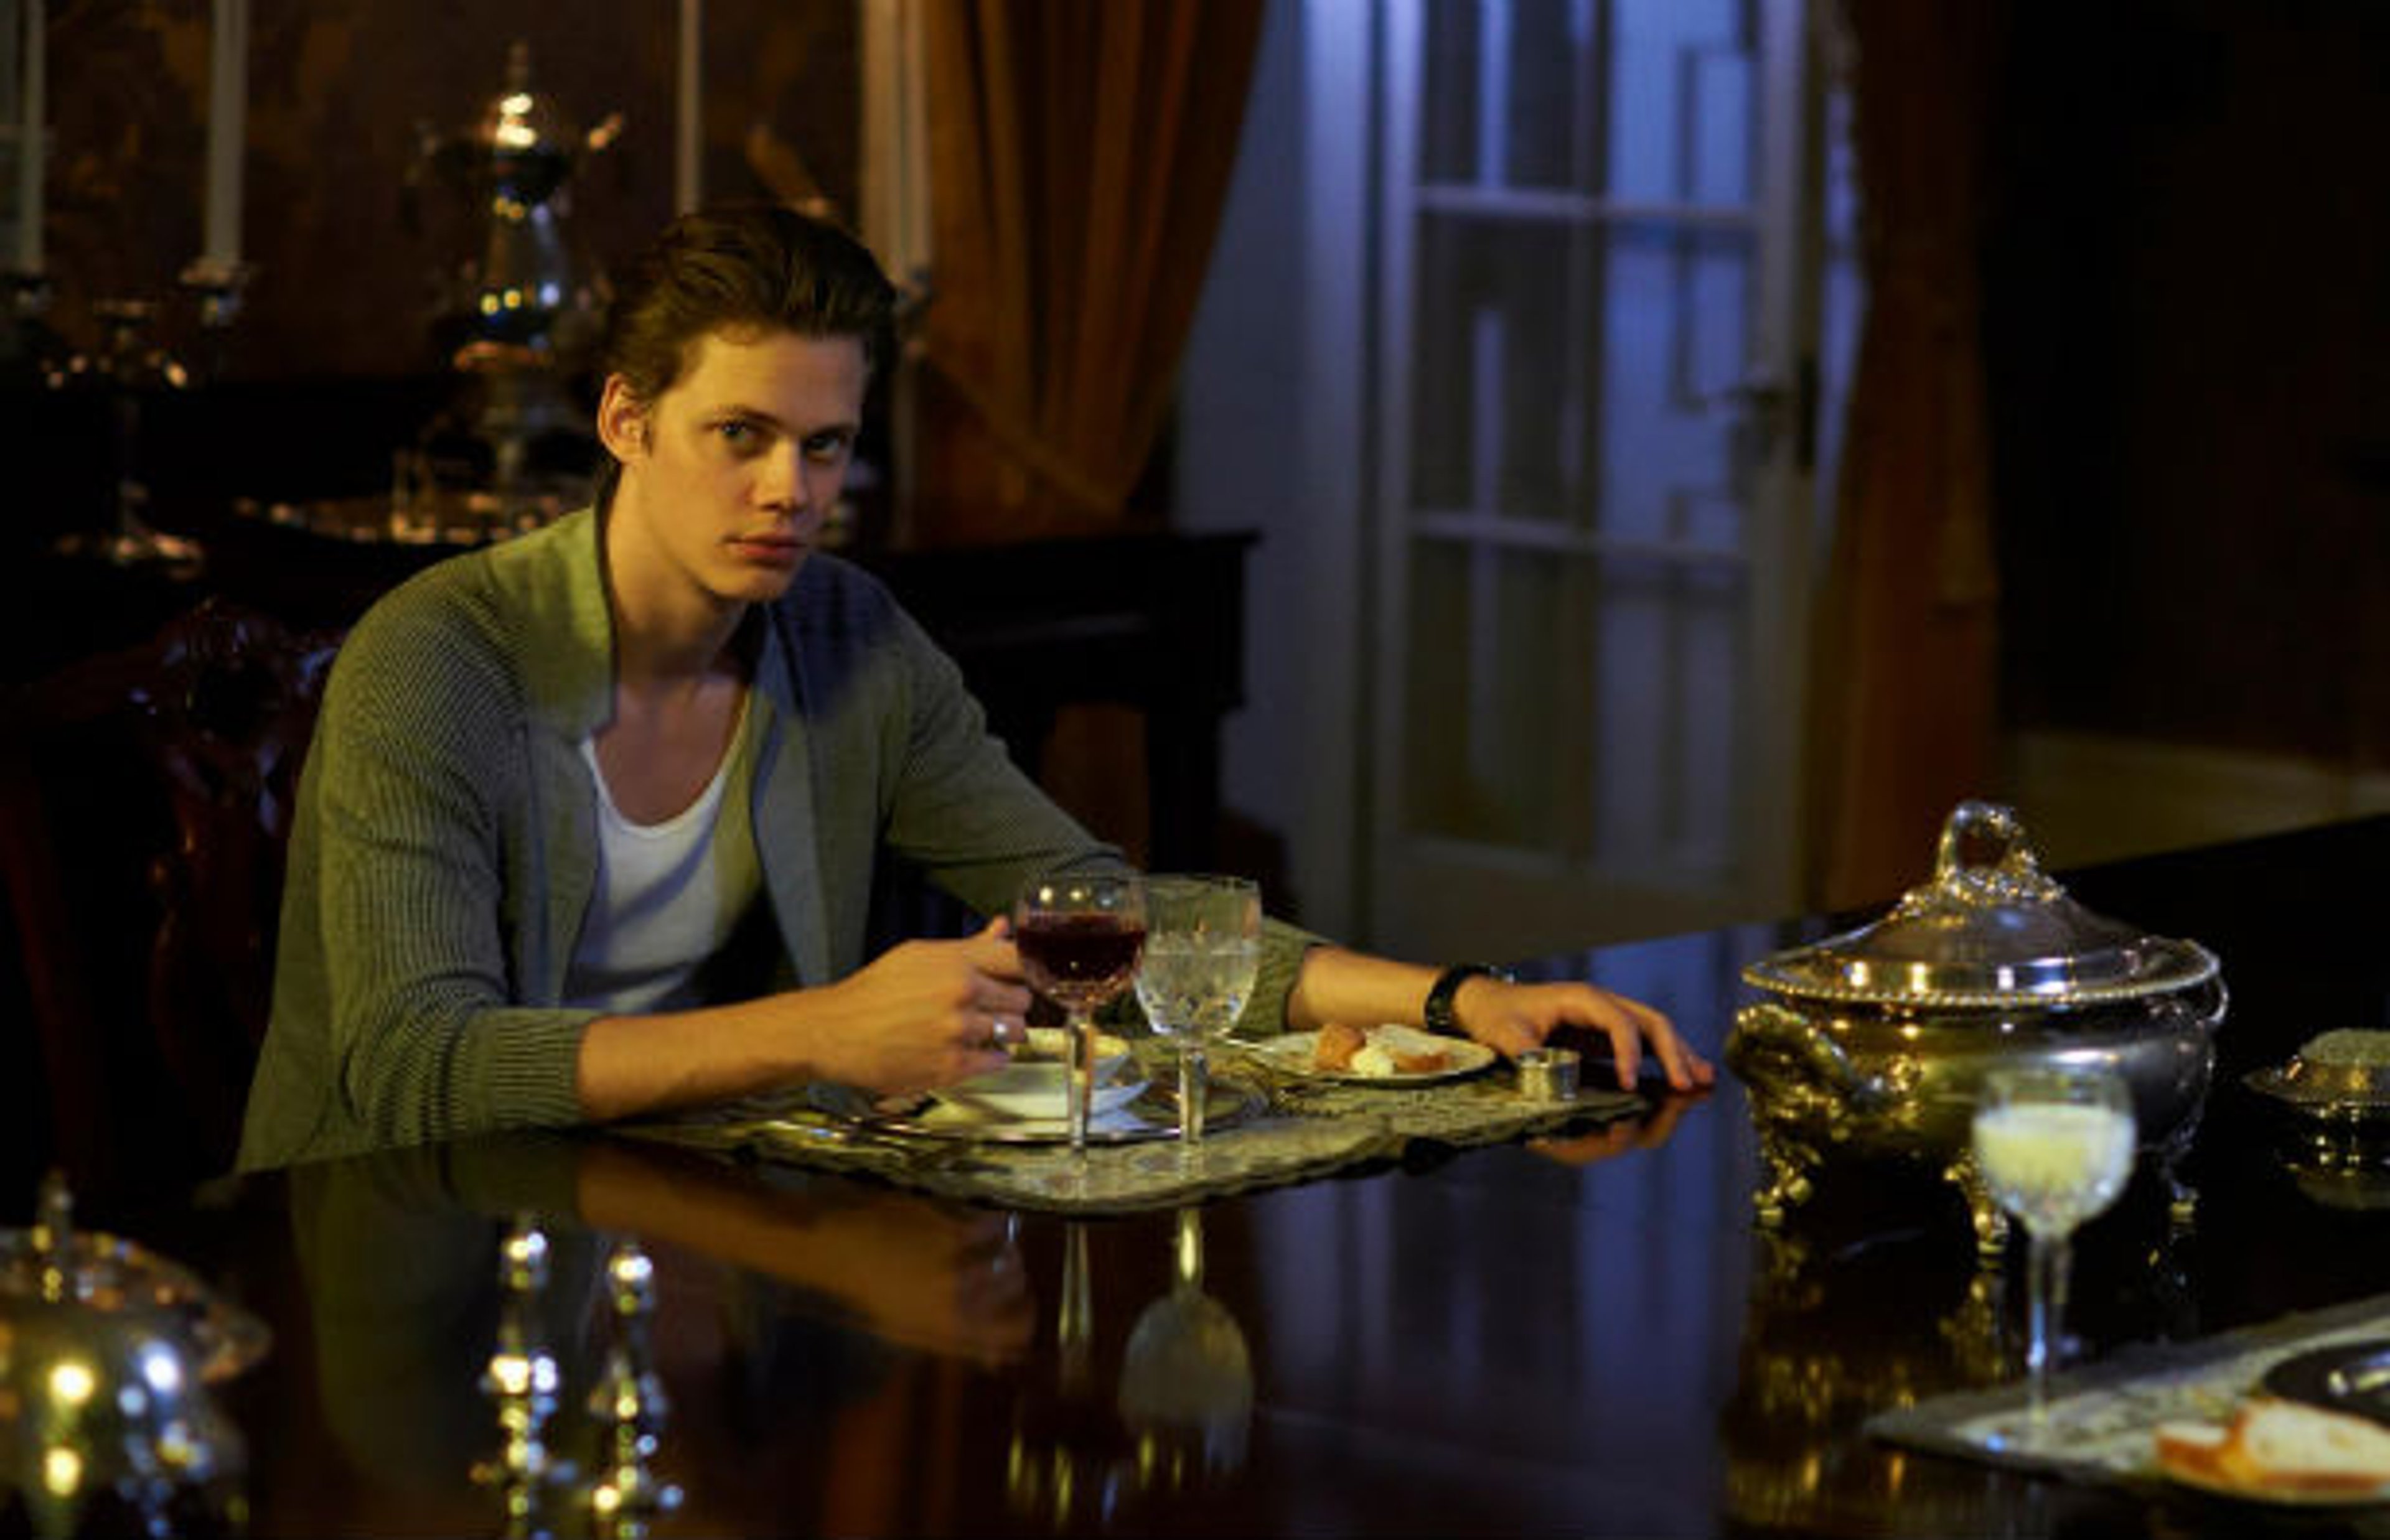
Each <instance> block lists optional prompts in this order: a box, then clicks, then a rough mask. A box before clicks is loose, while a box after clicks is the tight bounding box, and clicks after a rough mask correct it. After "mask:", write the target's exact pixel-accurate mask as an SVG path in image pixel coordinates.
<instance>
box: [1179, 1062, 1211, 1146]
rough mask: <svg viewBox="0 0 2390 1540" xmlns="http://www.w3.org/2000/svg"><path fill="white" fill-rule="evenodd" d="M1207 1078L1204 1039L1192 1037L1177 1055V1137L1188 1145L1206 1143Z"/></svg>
mask: <svg viewBox="0 0 2390 1540" xmlns="http://www.w3.org/2000/svg"><path fill="white" fill-rule="evenodd" d="M1208 1079H1209V1077H1208V1076H1207V1075H1206V1074H1205V1073H1204V1064H1203V1042H1202V1039H1201V1038H1197V1037H1189V1038H1188V1039H1187V1042H1186V1046H1184V1047H1183V1048H1182V1049H1181V1050H1180V1051H1179V1055H1178V1136H1179V1137H1180V1138H1182V1139H1184V1140H1186V1141H1187V1142H1188V1143H1189V1144H1201V1143H1202V1142H1203V1101H1204V1093H1205V1088H1206V1085H1207V1083H1208Z"/></svg>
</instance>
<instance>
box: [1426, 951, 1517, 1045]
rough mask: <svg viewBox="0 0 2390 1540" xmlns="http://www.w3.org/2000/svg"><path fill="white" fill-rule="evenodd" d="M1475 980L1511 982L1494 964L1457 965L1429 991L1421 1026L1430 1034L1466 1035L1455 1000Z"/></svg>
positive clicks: (1437, 979)
mask: <svg viewBox="0 0 2390 1540" xmlns="http://www.w3.org/2000/svg"><path fill="white" fill-rule="evenodd" d="M1471 979H1499V980H1501V981H1502V982H1504V983H1509V982H1510V974H1509V973H1507V972H1505V971H1504V970H1503V969H1498V968H1496V967H1495V966H1494V965H1493V964H1491V963H1455V964H1453V965H1452V966H1451V967H1450V968H1447V969H1445V970H1444V971H1443V972H1441V973H1439V974H1437V975H1436V976H1435V982H1434V983H1433V984H1432V985H1430V986H1429V988H1428V992H1427V1004H1426V1005H1425V1006H1424V1007H1420V1023H1421V1024H1422V1025H1424V1026H1425V1027H1426V1028H1427V1030H1428V1031H1430V1032H1438V1033H1446V1034H1448V1035H1466V1034H1465V1033H1462V1032H1461V1027H1460V1019H1459V1018H1458V1016H1456V1015H1454V1014H1453V1009H1452V1001H1453V996H1455V995H1458V994H1459V993H1460V986H1461V985H1462V984H1465V983H1467V982H1469V981H1470V980H1471Z"/></svg>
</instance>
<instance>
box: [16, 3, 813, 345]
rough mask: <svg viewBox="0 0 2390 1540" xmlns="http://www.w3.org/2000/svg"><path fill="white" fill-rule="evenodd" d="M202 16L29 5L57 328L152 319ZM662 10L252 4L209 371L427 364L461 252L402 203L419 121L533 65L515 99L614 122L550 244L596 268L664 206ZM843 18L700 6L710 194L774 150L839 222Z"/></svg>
mask: <svg viewBox="0 0 2390 1540" xmlns="http://www.w3.org/2000/svg"><path fill="white" fill-rule="evenodd" d="M209 8H210V7H209V5H208V0H71V3H69V4H63V5H62V4H59V3H58V0H53V3H52V4H51V6H50V9H49V15H50V75H49V96H50V101H51V103H52V104H53V110H52V119H53V122H52V137H53V146H52V152H51V161H50V176H49V181H48V202H49V209H50V217H49V219H48V220H47V221H46V222H45V229H46V233H47V251H46V257H47V261H48V265H49V266H50V268H51V270H52V276H53V278H54V281H55V284H56V289H57V303H56V306H55V308H54V310H53V319H54V321H55V323H56V324H57V326H58V328H59V329H60V330H61V331H62V332H63V333H65V334H66V336H67V337H68V339H69V340H70V341H71V342H72V343H75V344H78V345H84V346H88V345H91V344H92V342H93V341H94V335H93V332H92V328H91V325H90V318H89V303H90V302H91V301H92V300H94V299H106V298H115V297H137V298H150V299H159V300H162V301H165V302H167V305H168V314H167V315H166V317H165V321H164V324H165V334H166V336H167V338H168V340H170V342H172V343H173V344H174V345H176V346H177V347H178V348H181V349H183V350H184V351H186V352H187V353H193V354H196V353H197V352H198V351H199V350H198V347H197V342H196V340H195V339H194V338H193V335H192V333H193V329H194V328H193V324H192V317H191V315H190V313H189V312H190V307H189V305H188V304H187V302H186V301H185V300H184V298H183V297H182V296H181V295H180V294H179V292H178V290H177V289H176V277H177V276H178V275H179V274H180V273H181V271H182V270H183V267H184V266H185V264H186V263H189V262H190V261H191V260H192V259H193V258H195V257H197V256H198V255H199V251H200V249H201V243H202V225H203V214H202V207H203V195H202V190H201V188H202V183H203V179H204V167H205V157H206V130H205V122H206V114H207V95H208V90H207V80H208V50H209V40H208V29H209ZM675 12H676V7H675V6H671V5H665V4H659V3H656V0H570V3H559V0H252V4H251V62H250V104H249V134H248V146H249V148H248V155H247V158H246V170H247V175H246V179H245V205H246V206H245V217H244V220H243V225H244V237H243V252H244V255H245V256H246V257H247V259H248V260H249V261H251V262H252V263H255V264H256V268H257V272H256V276H255V279H254V283H253V287H252V288H251V291H250V293H249V296H248V304H247V308H246V310H245V313H244V314H243V318H242V322H241V325H240V327H239V328H238V331H237V332H236V333H235V334H233V336H232V337H231V339H230V340H231V344H232V345H231V347H230V348H229V349H228V350H227V352H226V354H225V367H226V371H227V373H228V374H230V375H231V376H233V377H234V378H238V379H282V378H289V377H297V376H315V377H320V376H387V375H393V374H405V373H407V372H410V371H416V370H420V369H425V368H429V367H432V366H434V365H435V363H436V360H435V359H434V358H433V356H432V355H431V353H430V349H429V347H428V345H427V337H428V329H427V323H428V320H429V308H430V302H431V300H432V290H433V286H434V282H435V279H436V278H437V277H438V276H440V275H441V274H443V272H444V271H446V270H447V269H449V268H450V267H452V266H453V264H454V263H456V261H457V260H459V259H460V258H461V257H462V256H464V255H466V254H469V252H470V250H472V249H473V244H474V241H473V236H474V228H473V226H472V223H471V221H472V214H471V212H470V211H469V210H468V209H465V208H463V207H461V206H460V205H459V203H458V201H457V200H456V199H455V198H454V197H453V196H451V189H450V188H448V187H446V186H442V185H439V184H438V183H436V182H434V183H429V184H427V185H425V186H422V187H421V188H420V189H419V193H418V196H417V197H416V198H415V199H413V207H412V208H411V209H410V207H409V198H408V196H407V193H406V190H405V189H406V184H407V181H408V177H409V173H410V170H411V168H413V167H414V165H415V162H416V159H417V148H418V137H419V135H418V126H420V127H425V128H430V129H431V130H433V131H435V132H438V133H449V134H454V133H457V132H461V131H463V130H466V129H468V128H469V127H470V126H471V125H472V124H473V123H474V122H476V121H477V120H478V119H479V118H480V116H481V113H482V109H483V108H484V106H485V105H486V104H487V103H488V102H489V100H490V99H491V98H492V97H494V96H495V95H496V94H497V93H498V90H499V88H500V86H501V84H502V83H503V82H504V74H505V63H506V57H507V49H508V44H509V43H510V42H511V41H513V40H515V39H518V38H520V39H522V40H524V41H525V42H527V43H528V44H529V45H530V48H531V56H532V66H533V85H534V87H535V88H536V89H538V90H539V91H541V92H543V93H547V94H552V95H553V96H554V97H555V98H556V99H557V101H559V103H560V104H561V105H562V106H563V107H564V108H565V109H566V110H567V112H568V113H569V115H570V116H571V117H572V119H574V120H576V121H577V122H579V123H581V124H583V125H588V124H594V123H596V122H598V121H599V120H600V119H602V118H603V117H605V116H606V114H608V113H610V112H616V111H619V112H621V113H623V116H624V119H625V129H624V132H623V136H622V139H621V140H620V142H619V143H618V144H617V145H616V146H615V147H614V148H611V149H610V150H607V151H606V152H604V153H603V154H601V155H598V156H597V157H595V158H593V159H592V160H590V161H589V162H588V163H587V164H586V165H585V167H583V169H582V171H581V173H580V174H579V175H578V176H577V178H576V180H575V182H574V184H573V187H572V204H573V217H572V231H573V233H574V235H575V237H577V239H578V240H579V241H580V243H581V244H582V246H583V247H584V249H585V255H586V256H587V258H588V259H589V260H590V261H591V263H592V264H593V266H596V267H601V268H602V266H603V265H604V264H605V263H608V262H610V261H612V260H615V259H618V258H620V257H621V256H622V255H623V254H624V253H625V252H626V251H628V250H631V249H633V248H634V247H636V245H637V244H638V242H639V241H640V240H641V239H642V238H644V237H646V236H647V235H648V234H649V232H650V231H652V230H653V229H654V228H655V227H656V226H657V225H660V224H661V223H662V221H663V220H664V219H665V218H666V217H667V216H668V215H669V214H670V212H672V199H673V123H674V112H675V102H674V78H675V77H674V69H675V27H676V21H675ZM854 13H855V7H854V4H853V0H708V3H707V4H706V6H705V7H704V16H705V23H706V33H707V37H706V48H705V78H706V82H707V86H708V90H707V98H706V106H705V110H704V114H703V126H704V134H705V143H706V157H705V165H704V184H705V190H706V194H707V196H708V197H709V198H731V197H754V196H760V195H763V194H765V193H767V192H769V191H770V190H772V183H771V181H770V180H769V179H768V178H767V177H766V176H765V174H763V173H762V172H761V171H759V169H758V168H759V167H761V166H765V165H767V164H770V163H771V158H770V157H769V156H768V155H758V154H757V153H756V152H755V151H754V149H753V148H752V147H753V146H754V145H756V144H770V143H777V145H779V146H783V147H788V148H793V149H794V150H795V151H796V152H797V153H798V155H799V157H800V158H801V159H802V160H803V163H804V165H805V167H806V169H807V170H808V171H809V172H810V173H811V175H812V177H813V179H814V180H815V181H816V182H817V183H818V185H819V186H820V188H821V190H822V191H824V192H825V193H827V194H828V195H829V197H830V198H831V199H834V200H836V201H837V202H838V203H840V204H841V205H842V207H843V208H844V209H845V210H846V211H847V212H848V213H849V215H850V216H852V215H853V214H854V186H855V148H856V144H857V142H858V134H859V127H858V124H859V119H858V116H857V111H858V109H857V102H858V96H859V73H858V70H857V49H858V46H859V45H858V42H857V39H856V36H855V31H854V27H855V16H854Z"/></svg>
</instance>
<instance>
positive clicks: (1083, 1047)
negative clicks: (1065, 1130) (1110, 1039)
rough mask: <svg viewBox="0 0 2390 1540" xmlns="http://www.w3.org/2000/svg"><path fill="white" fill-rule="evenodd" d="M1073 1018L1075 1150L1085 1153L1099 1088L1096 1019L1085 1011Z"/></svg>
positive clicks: (1072, 1131)
mask: <svg viewBox="0 0 2390 1540" xmlns="http://www.w3.org/2000/svg"><path fill="white" fill-rule="evenodd" d="M1070 1018H1071V1073H1070V1097H1069V1100H1070V1115H1071V1152H1072V1153H1073V1154H1074V1155H1083V1154H1085V1153H1086V1149H1087V1106H1088V1104H1089V1103H1090V1102H1092V1101H1093V1100H1094V1099H1095V1091H1096V1020H1095V1018H1094V1017H1093V1016H1091V1015H1090V1014H1088V1013H1087V1012H1086V1011H1084V1010H1073V1011H1072V1012H1071V1013H1070ZM1049 1105H1050V1104H1049Z"/></svg>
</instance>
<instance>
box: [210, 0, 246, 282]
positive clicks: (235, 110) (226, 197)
mask: <svg viewBox="0 0 2390 1540" xmlns="http://www.w3.org/2000/svg"><path fill="white" fill-rule="evenodd" d="M209 41H210V47H209V51H208V202H207V237H206V238H207V244H206V248H205V251H204V253H203V255H202V257H201V259H200V260H201V261H203V262H205V263H207V264H208V265H209V266H211V267H215V268H220V269H222V270H224V271H225V272H230V271H231V270H233V269H234V268H237V267H238V266H239V265H240V169H241V150H242V148H243V146H244V144H245V142H246V139H247V128H248V125H247V122H246V120H247V117H248V111H249V82H248V71H249V0H215V24H214V27H213V29H212V32H211V34H210V39H209Z"/></svg>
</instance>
